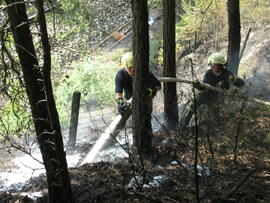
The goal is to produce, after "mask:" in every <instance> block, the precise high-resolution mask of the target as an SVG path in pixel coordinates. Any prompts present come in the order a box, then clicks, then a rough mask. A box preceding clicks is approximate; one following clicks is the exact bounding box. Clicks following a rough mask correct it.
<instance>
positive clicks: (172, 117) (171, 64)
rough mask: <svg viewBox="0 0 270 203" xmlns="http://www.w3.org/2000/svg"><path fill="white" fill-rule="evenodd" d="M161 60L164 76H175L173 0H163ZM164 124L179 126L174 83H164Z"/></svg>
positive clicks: (174, 128)
mask: <svg viewBox="0 0 270 203" xmlns="http://www.w3.org/2000/svg"><path fill="white" fill-rule="evenodd" d="M163 61H164V69H163V76H164V77H176V65H175V0H163ZM163 92H164V121H165V126H166V127H168V128H170V129H172V130H177V128H178V127H179V119H178V107H177V90H176V83H174V82H171V83H165V84H164V87H163Z"/></svg>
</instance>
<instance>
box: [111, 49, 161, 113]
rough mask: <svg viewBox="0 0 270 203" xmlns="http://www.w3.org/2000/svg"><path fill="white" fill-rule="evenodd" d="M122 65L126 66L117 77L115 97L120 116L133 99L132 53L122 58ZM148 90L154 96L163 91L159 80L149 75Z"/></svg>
mask: <svg viewBox="0 0 270 203" xmlns="http://www.w3.org/2000/svg"><path fill="white" fill-rule="evenodd" d="M121 63H122V65H123V66H124V67H123V68H122V69H120V70H119V71H118V73H117V74H116V76H115V97H116V101H117V104H118V111H119V113H120V114H123V113H124V112H125V108H126V101H127V100H129V99H130V98H131V97H132V75H133V69H134V66H133V55H132V52H127V53H125V54H124V55H123V56H122V58H121ZM146 84H147V87H146V88H147V89H148V91H149V94H151V95H152V96H155V95H156V92H157V91H158V90H160V89H161V84H160V82H159V80H158V79H157V78H156V77H155V76H154V75H153V74H152V73H149V75H148V77H147V81H146Z"/></svg>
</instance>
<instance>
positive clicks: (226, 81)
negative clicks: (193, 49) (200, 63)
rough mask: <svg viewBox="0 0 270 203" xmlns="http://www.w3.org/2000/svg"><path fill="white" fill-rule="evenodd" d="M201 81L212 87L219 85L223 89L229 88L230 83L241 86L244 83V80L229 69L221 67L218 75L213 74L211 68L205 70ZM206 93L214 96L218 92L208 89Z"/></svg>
mask: <svg viewBox="0 0 270 203" xmlns="http://www.w3.org/2000/svg"><path fill="white" fill-rule="evenodd" d="M203 82H204V83H207V84H209V85H211V86H214V87H220V88H223V89H229V88H230V84H233V85H235V86H236V87H241V86H242V85H244V83H245V82H244V81H243V80H241V79H240V78H238V77H236V76H234V75H233V74H232V73H231V72H230V71H229V70H227V69H223V72H222V74H221V75H219V76H215V75H214V73H213V71H212V70H211V69H209V70H207V71H206V73H205V75H204V78H203ZM208 94H209V95H211V96H214V95H215V96H216V95H217V94H218V92H217V91H213V90H208Z"/></svg>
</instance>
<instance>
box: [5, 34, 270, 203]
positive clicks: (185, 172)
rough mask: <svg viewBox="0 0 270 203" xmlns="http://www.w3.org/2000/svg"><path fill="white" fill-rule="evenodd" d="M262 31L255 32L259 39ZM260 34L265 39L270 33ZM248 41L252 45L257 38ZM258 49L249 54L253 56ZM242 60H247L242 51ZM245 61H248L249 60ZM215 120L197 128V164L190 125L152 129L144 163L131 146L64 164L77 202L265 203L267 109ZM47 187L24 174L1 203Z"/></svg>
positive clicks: (268, 185)
mask: <svg viewBox="0 0 270 203" xmlns="http://www.w3.org/2000/svg"><path fill="white" fill-rule="evenodd" d="M262 34H263V32H260V35H255V37H259V36H260V37H262ZM264 36H265V39H268V36H269V34H268V35H264ZM250 41H251V42H253V43H254V44H256V46H257V47H258V43H257V42H259V41H260V39H256V40H250ZM114 43H115V42H112V44H114ZM78 44H79V43H78ZM265 44H266V43H265ZM119 45H121V46H125V45H122V44H119ZM63 46H65V45H63ZM254 46H255V45H252V44H251V45H250V47H247V50H255V48H257V47H254ZM61 49H62V48H61ZM259 52H260V50H258V51H257V53H259ZM257 53H255V54H253V56H256V57H257V55H258V54H257ZM263 59H264V60H266V59H265V57H264V58H263ZM263 59H260V58H259V59H258V61H260V62H263V63H264V65H266V64H267V65H269V61H264V60H263ZM243 60H244V61H247V62H248V60H245V55H244V58H243ZM249 60H252V61H255V60H254V58H252V57H249ZM261 67H265V66H261ZM259 71H260V72H259V76H261V78H262V79H257V81H260V82H261V83H263V84H261V83H260V84H259V85H258V88H259V89H262V86H263V87H264V88H266V87H268V91H265V90H264V91H265V92H269V89H270V87H269V85H268V84H269V83H268V82H269V81H268V79H269V75H266V74H265V71H266V70H265V69H264V70H263V69H261V70H259ZM263 76H264V77H266V78H268V79H267V80H266V79H264V78H263ZM266 83H267V84H266ZM265 95H266V96H269V94H265ZM238 107H239V106H238ZM239 112H241V113H239ZM214 118H215V119H213V116H210V117H208V116H205V119H204V121H203V122H202V123H200V124H199V126H198V128H197V130H198V131H197V132H198V162H197V167H194V166H195V165H196V164H195V153H194V152H195V141H196V139H195V138H196V131H195V129H196V128H194V127H188V128H187V129H186V130H185V131H182V132H181V133H180V132H174V131H170V130H166V129H160V130H158V131H156V132H154V135H153V146H154V147H153V152H152V154H151V156H148V157H144V159H143V161H142V159H140V156H138V154H137V153H135V152H134V151H130V153H129V157H128V158H119V159H117V160H115V161H114V162H104V161H103V162H98V163H89V164H84V165H82V166H80V167H78V168H70V170H69V172H70V179H71V184H72V189H73V192H74V198H75V200H76V202H80V203H84V202H85V203H87V202H117V203H118V202H185V203H186V202H196V199H197V196H196V195H199V197H200V200H201V202H213V203H215V202H216V203H218V202H219V203H222V202H224V203H225V202H235V203H238V202H243V203H248V202H250V203H254V202H255V203H256V202H260V203H261V202H264V203H269V202H270V153H269V148H270V111H269V108H268V107H262V106H254V105H250V104H248V105H247V106H245V108H244V110H243V109H242V110H241V108H240V107H239V108H237V110H235V109H231V108H229V109H225V110H224V111H222V112H220V113H219V116H217V115H215V116H214ZM79 148H80V150H81V153H82V154H86V153H87V152H88V151H89V149H90V148H91V145H90V144H89V143H84V144H81V145H80V146H79ZM128 149H129V148H125V150H128ZM15 151H16V150H14V151H12V153H9V152H8V153H6V150H5V149H4V148H1V151H0V153H1V155H2V156H1V158H0V159H1V160H0V163H1V170H4V169H5V168H8V167H9V166H8V165H10V164H11V163H10V162H8V161H9V160H10V159H9V158H10V154H13V156H16V154H14V152H15ZM195 168H196V170H197V171H196V172H195ZM196 173H197V174H196ZM195 174H196V175H195ZM46 188H47V186H46V176H45V175H42V176H39V177H37V178H33V179H31V183H29V184H27V185H25V186H24V187H23V189H22V190H21V191H9V192H0V202H1V203H2V202H3V203H11V202H12V203H13V202H17V203H18V202H46V198H47V189H46ZM40 191H41V192H42V194H43V197H40V198H38V199H37V200H32V199H30V198H28V197H27V196H21V195H19V194H18V193H21V194H22V193H34V192H40Z"/></svg>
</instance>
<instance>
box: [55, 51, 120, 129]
mask: <svg viewBox="0 0 270 203" xmlns="http://www.w3.org/2000/svg"><path fill="white" fill-rule="evenodd" d="M107 57H108V56H107ZM118 62H119V55H118V57H116V56H110V60H108V58H106V57H105V58H101V57H100V56H93V57H88V58H86V59H85V60H84V62H80V63H73V64H72V68H73V70H72V71H71V72H69V73H68V74H69V76H67V77H66V78H65V79H63V80H61V81H60V82H58V84H57V85H56V87H55V96H56V103H57V106H58V110H59V114H60V117H61V120H62V122H63V123H64V124H66V123H67V122H68V117H69V114H70V111H67V109H70V107H71V102H72V95H73V92H74V91H79V92H81V94H82V95H81V103H82V104H83V103H86V102H87V101H88V100H95V101H97V102H98V103H101V104H106V103H111V102H113V101H114V76H115V74H116V73H117V71H118V69H119V66H118V65H119V64H118Z"/></svg>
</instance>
